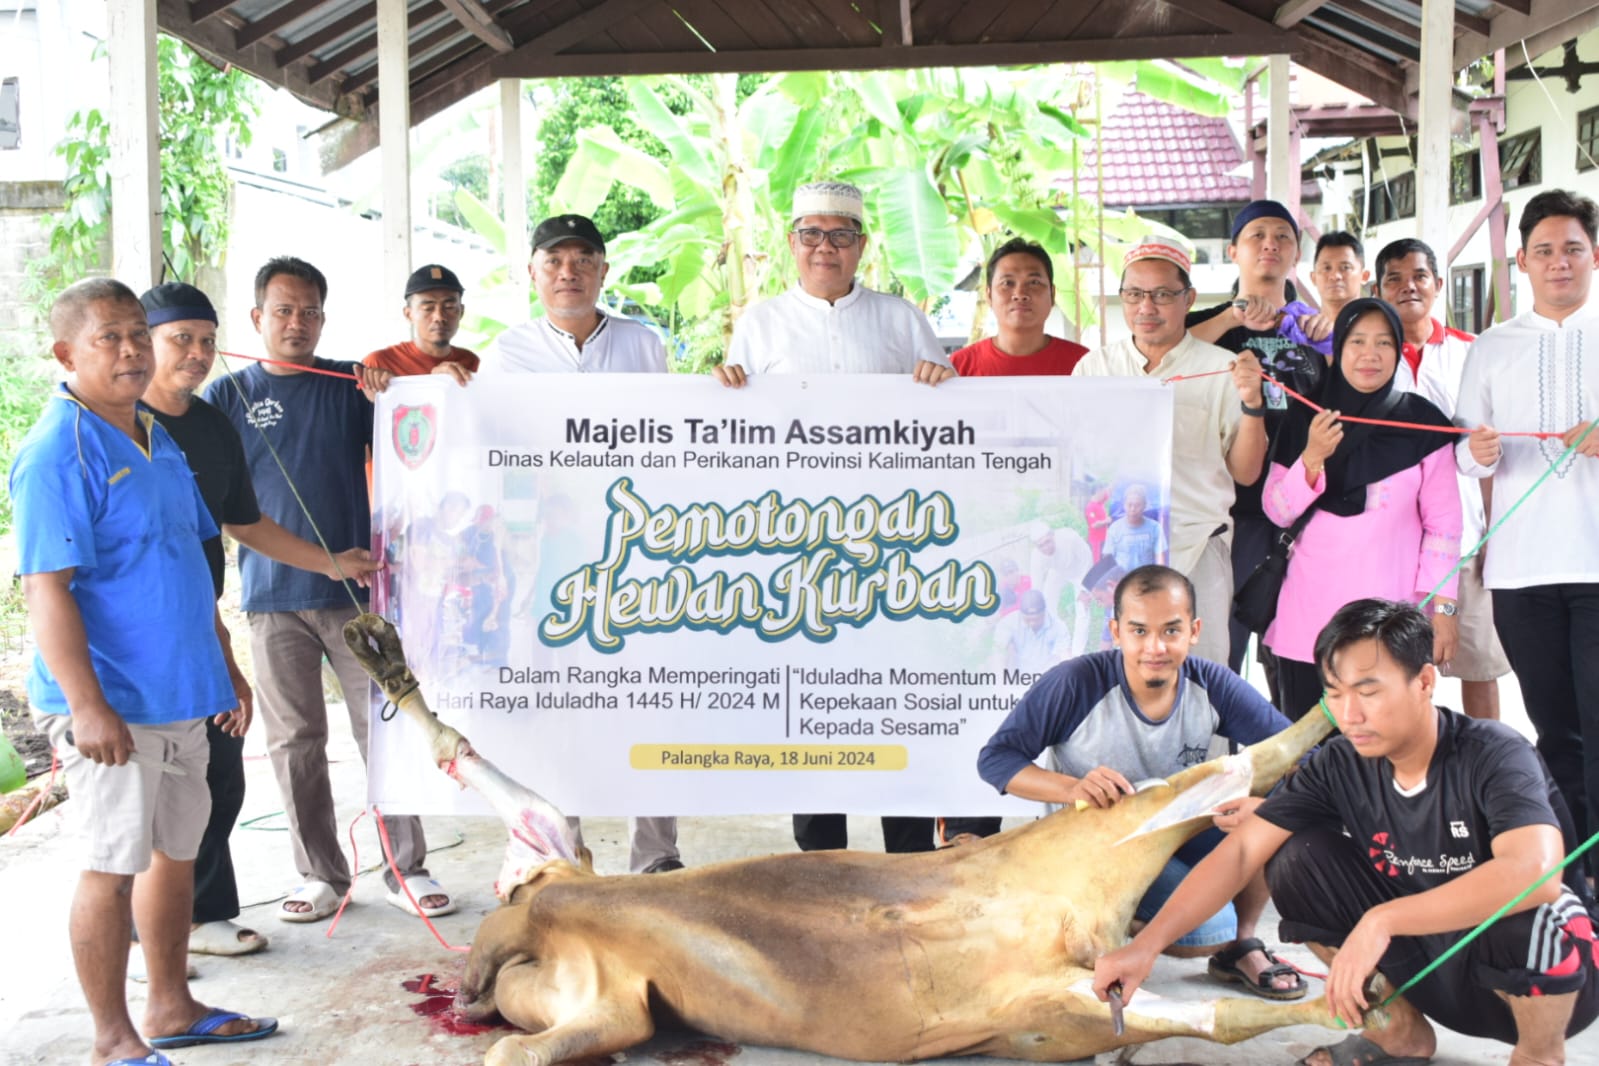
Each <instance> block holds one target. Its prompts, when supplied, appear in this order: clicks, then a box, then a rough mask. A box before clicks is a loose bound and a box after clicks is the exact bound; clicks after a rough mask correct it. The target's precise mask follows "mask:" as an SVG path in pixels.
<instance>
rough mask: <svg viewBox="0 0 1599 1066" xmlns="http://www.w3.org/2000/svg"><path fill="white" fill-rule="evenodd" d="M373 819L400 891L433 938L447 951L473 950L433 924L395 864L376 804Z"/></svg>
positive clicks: (387, 829) (384, 855)
mask: <svg viewBox="0 0 1599 1066" xmlns="http://www.w3.org/2000/svg"><path fill="white" fill-rule="evenodd" d="M372 819H373V821H375V822H377V824H378V839H379V840H381V841H382V842H383V858H384V859H385V860H386V861H387V862H388V864H389V872H390V873H392V874H393V875H394V879H395V880H396V881H398V882H399V884H400V891H401V892H404V893H405V898H406V899H408V900H410V901H411V907H412V909H413V910H415V911H416V916H417V917H418V918H420V919H422V923H423V924H424V925H426V926H427V927H428V932H430V933H432V934H433V939H435V940H437V941H438V942H439V943H440V944H441V945H443V947H444V950H446V951H459V952H462V953H465V952H468V951H471V950H472V949H471V948H470V947H461V946H459V945H456V944H452V943H450V942H449V941H448V940H445V939H444V934H443V933H441V932H439V930H438V927H437V926H435V925H434V924H433V920H432V919H430V918H429V917H428V916H427V915H426V914H425V913H424V912H423V910H422V904H420V903H418V902H417V901H416V897H415V896H413V895H412V894H411V886H410V885H408V884H406V883H405V878H404V877H402V876H400V868H399V867H398V866H396V865H395V864H394V849H393V848H392V847H391V846H390V844H389V828H388V826H386V825H384V824H383V812H382V811H380V810H378V809H377V807H375V806H374V807H373V808H372ZM330 932H331V930H330Z"/></svg>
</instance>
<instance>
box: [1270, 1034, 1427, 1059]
mask: <svg viewBox="0 0 1599 1066" xmlns="http://www.w3.org/2000/svg"><path fill="white" fill-rule="evenodd" d="M1316 1051H1325V1052H1326V1053H1327V1058H1328V1059H1330V1060H1331V1061H1332V1066H1427V1063H1429V1062H1431V1061H1432V1060H1431V1059H1425V1058H1414V1057H1409V1056H1404V1055H1390V1054H1388V1053H1387V1052H1386V1051H1384V1050H1383V1049H1382V1048H1380V1047H1378V1046H1377V1045H1376V1044H1373V1043H1372V1042H1371V1041H1370V1040H1367V1039H1366V1038H1365V1037H1363V1036H1361V1035H1360V1034H1359V1033H1356V1034H1355V1035H1354V1036H1351V1037H1350V1038H1348V1039H1347V1040H1344V1041H1343V1042H1341V1043H1337V1044H1329V1045H1327V1046H1326V1047H1319V1048H1317V1049H1316ZM1316 1051H1312V1052H1311V1053H1310V1055H1306V1056H1305V1057H1304V1058H1302V1059H1300V1060H1299V1061H1298V1062H1297V1063H1295V1064H1294V1066H1311V1064H1310V1057H1311V1055H1314V1054H1315V1053H1316Z"/></svg>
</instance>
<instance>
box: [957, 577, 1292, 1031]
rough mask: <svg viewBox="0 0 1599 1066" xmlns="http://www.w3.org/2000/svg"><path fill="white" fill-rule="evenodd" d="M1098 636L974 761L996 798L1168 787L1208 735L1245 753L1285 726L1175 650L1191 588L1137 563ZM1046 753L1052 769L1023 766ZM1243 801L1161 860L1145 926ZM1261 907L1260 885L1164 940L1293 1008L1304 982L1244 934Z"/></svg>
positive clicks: (1208, 665) (1258, 701) (1140, 913)
mask: <svg viewBox="0 0 1599 1066" xmlns="http://www.w3.org/2000/svg"><path fill="white" fill-rule="evenodd" d="M1114 612H1115V613H1114V617H1113V618H1112V620H1111V623H1110V626H1111V634H1112V636H1114V637H1115V639H1116V643H1117V645H1118V647H1117V648H1116V649H1114V650H1111V651H1101V652H1094V653H1091V654H1088V655H1081V656H1078V657H1077V658H1075V659H1069V660H1067V661H1066V662H1064V663H1061V664H1060V665H1059V666H1057V667H1055V668H1054V669H1053V670H1051V671H1049V673H1047V674H1045V675H1044V676H1043V677H1041V678H1039V679H1038V681H1037V683H1035V684H1034V685H1033V687H1032V688H1030V689H1028V690H1027V694H1026V695H1024V696H1023V697H1022V698H1021V701H1020V702H1018V703H1017V704H1016V707H1015V708H1014V709H1013V710H1012V711H1011V713H1010V715H1009V716H1008V717H1007V718H1006V719H1005V722H1004V724H1002V725H1001V726H1000V727H999V730H998V731H997V732H996V733H995V734H994V735H993V737H992V738H991V739H990V740H989V742H988V744H987V745H985V746H984V748H983V751H982V753H981V754H980V755H979V756H978V758H977V772H978V773H979V774H981V775H982V778H983V780H984V781H987V782H988V783H989V784H991V785H993V786H994V787H995V788H996V789H998V790H999V791H1000V792H1002V793H1009V794H1010V795H1013V796H1020V797H1022V798H1023V799H1033V800H1041V801H1043V802H1045V803H1048V804H1057V805H1061V806H1068V807H1070V806H1078V807H1083V806H1094V807H1101V808H1103V807H1111V806H1114V805H1115V804H1116V803H1117V802H1118V801H1120V800H1121V798H1122V797H1123V796H1130V795H1132V794H1133V790H1134V787H1135V784H1134V783H1135V782H1138V781H1141V780H1145V779H1151V778H1168V777H1170V776H1171V775H1173V774H1175V773H1177V772H1178V771H1180V770H1185V769H1187V768H1188V767H1190V766H1195V765H1197V764H1199V763H1201V762H1204V761H1205V759H1206V757H1207V755H1208V754H1209V750H1210V744H1211V741H1212V740H1213V739H1214V738H1215V737H1218V736H1222V737H1226V738H1227V739H1229V740H1233V741H1237V742H1238V743H1240V744H1254V743H1256V742H1257V741H1261V740H1265V739H1266V738H1268V737H1271V736H1275V735H1276V734H1277V733H1279V732H1281V731H1282V730H1284V729H1287V728H1288V720H1287V719H1286V718H1284V717H1283V716H1282V715H1281V714H1279V713H1277V710H1276V709H1275V708H1274V707H1272V705H1271V704H1270V703H1267V702H1266V700H1265V698H1264V697H1262V696H1261V695H1260V693H1258V692H1256V691H1255V690H1254V689H1252V688H1250V687H1249V685H1247V684H1246V683H1245V682H1244V681H1243V680H1241V679H1240V678H1239V677H1238V675H1237V674H1234V673H1232V672H1231V671H1230V670H1228V669H1227V668H1226V667H1224V666H1222V665H1220V664H1218V663H1213V662H1208V661H1206V660H1204V659H1190V658H1189V657H1188V653H1189V651H1190V649H1192V648H1193V646H1194V644H1195V643H1196V642H1197V641H1198V640H1199V630H1200V626H1201V624H1202V623H1201V622H1200V620H1199V618H1198V617H1196V615H1195V610H1194V586H1193V583H1192V582H1190V581H1189V580H1188V578H1186V577H1184V576H1183V575H1182V574H1180V573H1179V572H1177V571H1176V570H1173V569H1171V568H1169V567H1165V566H1144V567H1139V568H1138V569H1137V570H1134V571H1132V572H1131V573H1129V574H1128V575H1127V576H1126V577H1124V578H1122V580H1121V583H1120V584H1118V585H1117V586H1116V598H1115V608H1114ZM1046 751H1047V752H1049V753H1050V763H1051V765H1052V766H1053V767H1054V769H1049V770H1046V769H1044V768H1043V767H1041V766H1038V765H1035V764H1034V762H1033V760H1034V759H1036V758H1038V756H1039V755H1041V754H1043V753H1044V752H1046ZM1259 802H1260V801H1259V800H1258V799H1244V800H1239V801H1237V803H1235V804H1233V805H1230V806H1229V807H1228V809H1227V811H1226V812H1225V813H1223V814H1219V815H1217V817H1216V825H1215V826H1214V827H1213V828H1211V829H1208V830H1206V831H1205V832H1204V833H1202V834H1200V835H1199V836H1197V837H1195V838H1194V839H1193V840H1190V841H1189V842H1188V843H1187V844H1185V845H1184V846H1183V847H1182V848H1180V849H1178V852H1177V854H1176V855H1175V856H1173V858H1172V860H1171V861H1170V862H1169V863H1167V865H1166V868H1165V870H1163V871H1162V872H1161V874H1160V876H1159V877H1157V878H1156V879H1155V883H1154V884H1153V885H1151V886H1150V888H1149V891H1148V892H1147V893H1146V894H1145V896H1144V898H1143V899H1142V900H1141V901H1140V902H1139V904H1138V910H1137V912H1136V918H1137V920H1138V922H1140V923H1142V922H1146V921H1148V920H1149V919H1151V918H1153V917H1154V916H1155V913H1156V912H1157V911H1158V910H1159V909H1160V905H1161V904H1162V903H1163V902H1165V900H1166V898H1167V897H1168V896H1170V895H1171V893H1172V892H1173V891H1174V890H1175V889H1176V887H1177V885H1178V884H1180V883H1181V882H1182V879H1183V877H1184V876H1185V875H1186V874H1187V873H1188V871H1189V870H1190V869H1191V868H1192V867H1193V866H1194V865H1195V864H1197V863H1198V862H1199V860H1200V859H1202V858H1204V856H1205V855H1207V854H1209V853H1210V851H1211V850H1212V849H1214V848H1215V847H1216V845H1217V844H1219V843H1220V842H1221V840H1222V833H1223V831H1230V830H1231V829H1232V828H1233V827H1234V826H1236V825H1237V824H1239V823H1240V822H1241V821H1242V820H1243V818H1244V817H1245V816H1246V815H1247V814H1248V813H1249V812H1250V811H1251V810H1253V809H1254V807H1255V806H1256V805H1258V804H1259ZM1269 898H1270V896H1269V893H1268V892H1267V889H1266V882H1265V878H1264V877H1257V878H1255V879H1253V880H1252V881H1251V882H1250V883H1249V884H1248V885H1247V886H1245V887H1244V889H1243V890H1242V891H1240V892H1239V893H1238V895H1237V896H1235V897H1234V898H1233V901H1232V903H1230V904H1228V905H1227V906H1225V907H1223V908H1222V910H1221V911H1220V912H1218V913H1217V914H1215V915H1214V916H1213V917H1211V918H1209V919H1208V920H1206V921H1204V922H1203V923H1202V924H1200V925H1199V926H1198V927H1197V928H1194V929H1192V930H1191V931H1189V932H1188V934H1187V935H1186V936H1184V937H1182V938H1180V939H1178V940H1177V941H1176V942H1175V945H1174V949H1173V950H1172V951H1171V952H1170V953H1171V954H1174V955H1178V956H1194V955H1211V956H1212V958H1211V962H1210V972H1211V975H1212V976H1214V977H1216V978H1217V979H1219V980H1223V981H1237V982H1240V983H1242V984H1243V985H1244V987H1245V988H1247V989H1249V990H1250V991H1251V992H1253V993H1255V994H1256V995H1258V996H1262V997H1264V998H1267V999H1299V998H1300V997H1302V996H1304V994H1305V988H1306V986H1305V982H1304V979H1303V978H1301V977H1300V976H1299V975H1298V974H1297V973H1295V972H1294V970H1293V967H1291V966H1289V965H1287V964H1286V963H1283V962H1281V961H1280V960H1278V959H1277V958H1276V957H1274V956H1273V955H1271V954H1270V953H1269V952H1268V951H1267V950H1266V947H1265V945H1264V944H1262V943H1261V941H1260V940H1258V939H1256V938H1255V935H1254V933H1255V926H1256V924H1257V923H1258V922H1259V920H1260V916H1261V913H1262V912H1263V911H1264V910H1265V908H1266V901H1267V900H1268V899H1269Z"/></svg>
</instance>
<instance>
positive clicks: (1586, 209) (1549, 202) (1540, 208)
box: [1517, 189, 1599, 248]
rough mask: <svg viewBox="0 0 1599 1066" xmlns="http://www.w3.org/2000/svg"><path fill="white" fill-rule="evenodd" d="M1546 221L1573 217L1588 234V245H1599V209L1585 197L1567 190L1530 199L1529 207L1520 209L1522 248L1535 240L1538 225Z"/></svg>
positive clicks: (1542, 193) (1550, 192)
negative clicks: (1535, 230)
mask: <svg viewBox="0 0 1599 1066" xmlns="http://www.w3.org/2000/svg"><path fill="white" fill-rule="evenodd" d="M1546 218H1574V219H1576V220H1577V225H1579V226H1581V227H1582V231H1583V232H1584V233H1586V234H1587V235H1588V243H1589V244H1599V206H1595V204H1594V202H1593V201H1592V200H1590V199H1588V198H1587V197H1586V196H1579V195H1578V194H1577V193H1574V192H1567V191H1566V190H1565V189H1550V190H1549V191H1548V192H1541V193H1539V194H1538V195H1537V196H1534V197H1533V198H1532V199H1531V200H1528V201H1527V206H1526V207H1523V208H1522V209H1521V221H1520V222H1518V223H1517V226H1518V228H1520V230H1521V246H1522V247H1523V248H1525V247H1527V245H1528V243H1529V242H1530V241H1531V240H1532V231H1533V230H1534V229H1536V228H1537V227H1538V223H1540V222H1542V221H1543V220H1544V219H1546Z"/></svg>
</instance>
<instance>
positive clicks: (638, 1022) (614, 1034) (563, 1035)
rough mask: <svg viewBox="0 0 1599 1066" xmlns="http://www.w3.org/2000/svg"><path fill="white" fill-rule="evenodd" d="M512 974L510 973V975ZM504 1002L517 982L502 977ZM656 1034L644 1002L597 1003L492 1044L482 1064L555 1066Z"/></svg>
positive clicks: (611, 1050) (608, 1052)
mask: <svg viewBox="0 0 1599 1066" xmlns="http://www.w3.org/2000/svg"><path fill="white" fill-rule="evenodd" d="M507 976H509V975H507ZM502 983H503V984H507V985H508V986H509V987H507V988H505V989H503V990H502V997H501V1002H502V1003H506V1002H509V1001H510V1000H511V999H512V998H514V996H515V990H514V982H510V981H503V980H502ZM654 1035H655V1023H654V1022H653V1021H652V1020H651V1019H650V1013H649V1009H648V1008H647V1007H646V1006H645V1005H644V1004H642V1003H637V1004H633V1005H632V1006H631V1009H630V1008H629V1006H628V1005H624V1004H615V1003H608V1004H597V1005H596V1006H595V1008H594V1009H593V1010H592V1011H590V1012H589V1013H587V1014H584V1015H582V1016H580V1017H577V1018H574V1019H572V1020H571V1021H565V1022H561V1023H560V1024H558V1025H552V1026H550V1028H548V1029H545V1030H544V1031H543V1032H539V1033H519V1034H517V1035H516V1036H507V1037H505V1038H503V1039H501V1040H499V1041H498V1042H496V1043H495V1045H494V1046H493V1047H491V1048H489V1053H488V1055H486V1056H485V1057H484V1059H483V1066H554V1064H555V1063H558V1062H567V1061H570V1060H572V1059H581V1058H587V1057H589V1056H592V1055H609V1054H611V1053H612V1052H615V1051H624V1050H626V1049H628V1048H630V1047H634V1046H636V1045H638V1044H642V1043H643V1042H644V1041H646V1040H648V1039H649V1038H650V1037H651V1036H654Z"/></svg>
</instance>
